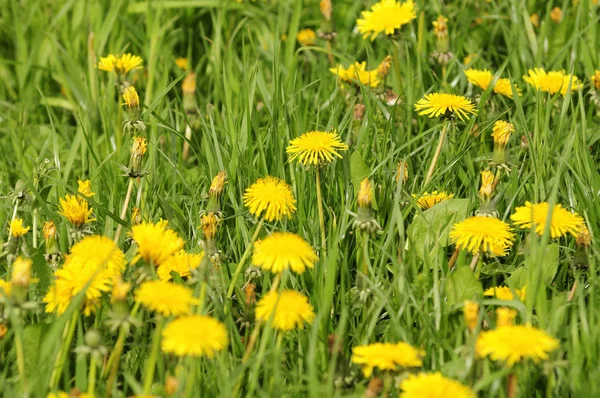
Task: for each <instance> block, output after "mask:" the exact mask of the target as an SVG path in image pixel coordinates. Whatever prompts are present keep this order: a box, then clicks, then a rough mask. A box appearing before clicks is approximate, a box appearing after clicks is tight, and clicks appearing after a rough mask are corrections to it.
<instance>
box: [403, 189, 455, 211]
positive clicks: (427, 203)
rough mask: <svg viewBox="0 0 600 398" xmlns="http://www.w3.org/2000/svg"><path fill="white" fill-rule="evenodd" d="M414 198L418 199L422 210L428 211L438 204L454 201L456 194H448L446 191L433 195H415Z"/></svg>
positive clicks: (435, 192) (427, 193) (426, 193)
mask: <svg viewBox="0 0 600 398" xmlns="http://www.w3.org/2000/svg"><path fill="white" fill-rule="evenodd" d="M412 197H413V198H416V199H417V205H418V206H419V207H420V208H421V209H422V210H427V209H430V208H432V207H433V206H435V205H437V204H438V203H440V202H443V201H444V200H448V199H452V198H453V197H454V194H453V193H447V192H444V191H440V192H438V191H432V192H431V193H429V192H425V193H424V194H422V195H420V196H419V195H416V194H413V195H412Z"/></svg>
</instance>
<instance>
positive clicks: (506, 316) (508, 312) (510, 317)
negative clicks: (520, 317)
mask: <svg viewBox="0 0 600 398" xmlns="http://www.w3.org/2000/svg"><path fill="white" fill-rule="evenodd" d="M516 318H517V311H516V310H514V309H512V308H508V307H500V308H498V309H497V310H496V327H497V328H500V327H503V326H511V325H513V324H514V323H515V319H516Z"/></svg>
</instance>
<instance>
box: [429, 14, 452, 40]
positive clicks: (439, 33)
mask: <svg viewBox="0 0 600 398" xmlns="http://www.w3.org/2000/svg"><path fill="white" fill-rule="evenodd" d="M431 24H432V25H433V33H434V34H435V37H437V39H438V40H443V39H445V38H447V37H448V18H446V17H445V16H443V15H438V17H437V19H436V20H435V21H433V22H432V23H431Z"/></svg>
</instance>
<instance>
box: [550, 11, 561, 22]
mask: <svg viewBox="0 0 600 398" xmlns="http://www.w3.org/2000/svg"><path fill="white" fill-rule="evenodd" d="M562 18H563V15H562V10H561V9H560V8H559V7H554V8H553V9H552V11H550V19H551V20H552V21H553V22H554V23H561V22H562Z"/></svg>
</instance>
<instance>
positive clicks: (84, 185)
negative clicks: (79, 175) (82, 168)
mask: <svg viewBox="0 0 600 398" xmlns="http://www.w3.org/2000/svg"><path fill="white" fill-rule="evenodd" d="M77 185H78V188H77V192H79V193H80V194H82V195H83V196H86V197H88V198H91V197H92V196H94V195H95V193H94V192H92V182H91V181H90V180H85V181H81V180H77Z"/></svg>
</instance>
